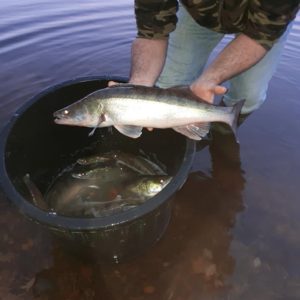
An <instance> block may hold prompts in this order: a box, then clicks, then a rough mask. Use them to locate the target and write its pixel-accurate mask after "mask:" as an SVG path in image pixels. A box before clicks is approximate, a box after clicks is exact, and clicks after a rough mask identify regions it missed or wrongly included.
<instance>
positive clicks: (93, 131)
mask: <svg viewBox="0 0 300 300" xmlns="http://www.w3.org/2000/svg"><path fill="white" fill-rule="evenodd" d="M105 121H106V117H105V114H100V117H99V121H98V124H97V125H96V126H95V127H94V128H93V130H92V131H91V132H90V133H89V136H92V135H93V134H94V133H95V131H96V129H97V128H98V127H99V125H100V124H101V123H102V122H105Z"/></svg>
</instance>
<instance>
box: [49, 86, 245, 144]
mask: <svg viewBox="0 0 300 300" xmlns="http://www.w3.org/2000/svg"><path fill="white" fill-rule="evenodd" d="M243 104H244V100H241V101H240V102H238V103H237V104H236V105H235V106H233V107H222V106H215V105H211V104H209V103H207V102H205V101H202V100H201V99H199V98H197V97H196V96H195V95H193V94H192V92H191V91H190V90H189V88H188V87H177V88H176V87H174V88H168V89H161V88H156V87H145V86H135V85H126V84H123V85H117V86H114V87H109V88H105V89H101V90H98V91H96V92H93V93H91V94H89V95H87V96H86V97H85V98H83V99H81V100H79V101H77V102H75V103H73V104H71V105H69V106H67V107H65V108H63V109H61V110H58V111H56V112H55V113H54V117H55V122H56V123H57V124H64V125H72V126H84V127H91V128H94V129H95V128H97V127H109V126H114V127H115V128H116V129H117V130H118V131H119V132H121V133H122V134H124V135H126V136H129V137H132V138H138V137H140V136H141V134H142V129H143V127H152V128H173V129H174V130H176V131H177V132H180V133H181V134H184V135H186V136H187V137H189V138H191V139H195V140H200V139H202V138H203V137H204V136H206V134H207V133H208V131H209V124H210V122H223V123H226V124H228V125H229V126H230V127H231V128H232V130H233V132H234V133H235V132H236V127H237V119H238V116H239V113H240V111H241V108H242V106H243Z"/></svg>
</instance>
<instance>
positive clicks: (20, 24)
mask: <svg viewBox="0 0 300 300" xmlns="http://www.w3.org/2000/svg"><path fill="white" fill-rule="evenodd" d="M132 2H133V1H129V0H127V1H126V0H118V1H110V2H106V1H105V3H104V1H78V0H77V1H72V2H66V1H65V2H64V1H57V0H53V1H38V0H29V1H26V2H22V3H21V2H20V1H16V0H11V1H2V2H0V10H1V12H2V17H1V20H0V28H1V29H0V32H1V35H0V61H1V71H0V81H1V82H2V85H1V91H0V93H1V103H0V118H1V123H2V124H4V123H5V122H6V121H7V120H8V119H9V117H10V116H11V114H12V113H13V112H14V111H15V110H16V109H17V108H18V107H20V106H21V105H22V104H23V103H24V102H25V101H26V100H28V99H29V98H30V97H31V96H33V95H36V94H37V93H39V92H40V91H41V90H43V89H44V88H46V87H48V86H51V85H53V84H56V83H59V82H62V81H65V80H69V79H72V78H76V77H81V76H89V75H103V74H111V75H122V76H127V74H128V71H129V58H130V43H131V41H132V40H133V38H134V36H135V22H134V18H133V7H132V6H133V3H132ZM299 37H300V17H299V16H298V18H297V19H296V22H295V25H294V27H293V30H292V32H291V35H290V36H289V39H288V41H287V45H286V48H285V50H284V53H283V56H282V59H281V63H280V65H279V68H278V70H277V72H276V74H275V76H274V78H273V79H272V81H271V84H270V89H269V93H268V99H267V102H266V103H265V104H264V105H263V107H262V108H261V109H260V110H259V111H257V112H256V113H255V114H253V115H252V116H251V117H250V118H249V119H248V120H247V121H246V122H245V124H243V126H242V127H241V128H240V130H239V140H240V156H241V165H240V164H239V163H238V162H237V164H235V165H232V164H231V165H228V164H227V163H226V161H224V160H222V157H221V156H220V155H219V153H218V151H217V149H218V148H217V147H216V148H215V149H212V151H211V152H212V155H211V154H209V151H208V149H205V150H203V151H201V152H200V153H198V154H197V156H196V158H195V163H194V166H193V171H194V172H193V173H192V174H191V175H190V177H189V179H188V181H187V182H186V184H185V185H184V187H183V189H182V190H181V191H179V192H178V193H177V194H176V199H175V202H174V211H173V217H172V220H171V223H170V225H169V227H168V229H167V232H166V234H165V235H164V236H163V238H162V239H161V241H160V242H159V243H158V244H156V245H155V246H154V247H153V248H151V249H149V251H148V252H147V253H145V254H144V255H142V256H140V257H138V258H137V259H135V260H133V261H130V262H127V263H123V264H120V265H116V266H106V265H104V266H99V265H97V264H94V263H93V262H87V261H84V260H82V259H80V258H74V257H72V256H70V255H68V253H66V252H65V251H63V250H62V249H61V247H60V245H59V244H57V243H56V242H55V241H54V240H53V239H52V238H51V237H50V236H49V234H48V232H47V231H46V230H44V229H43V228H40V227H39V226H36V225H35V224H33V223H31V222H29V221H27V220H25V219H24V217H22V216H21V215H20V214H19V213H18V212H17V211H16V209H15V207H13V206H12V205H10V204H9V203H8V202H7V201H6V200H5V199H4V198H3V199H2V200H1V202H0V206H1V212H2V215H1V218H0V224H1V226H0V236H1V237H2V238H1V240H0V278H1V280H0V299H5V300H11V299H12V300H19V299H22V300H23V299H26V300H27V299H130V300H137V299H162V300H165V299H166V300H167V299H168V300H169V299H170V300H171V299H176V300H179V299H188V300H194V299H197V300H198V299H216V300H219V299H263V300H266V299H284V300H286V299H299V298H300V271H299V270H300V263H299V262H300V254H299V253H300V251H299V250H300V239H299V233H300V221H299V212H300V204H299V192H298V186H299V169H300V168H299V167H300V154H299V146H300V139H299V136H300V121H299V120H300V104H299V92H300V87H299V86H300V85H299V83H300V82H299V71H300V51H299ZM235 150H237V149H231V152H230V153H233V152H234V151H235ZM235 158H236V156H235ZM95 255H96V254H95Z"/></svg>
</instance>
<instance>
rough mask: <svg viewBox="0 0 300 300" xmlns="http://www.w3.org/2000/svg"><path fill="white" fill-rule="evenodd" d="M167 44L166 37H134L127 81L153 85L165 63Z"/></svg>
mask: <svg viewBox="0 0 300 300" xmlns="http://www.w3.org/2000/svg"><path fill="white" fill-rule="evenodd" d="M167 45H168V40H167V39H143V38H137V39H135V40H134V41H133V43H132V49H131V71H130V80H129V82H130V83H134V84H141V85H147V86H152V85H154V83H155V82H156V80H157V78H158V76H159V74H160V72H161V71H162V68H163V65H164V63H165V58H166V52H167Z"/></svg>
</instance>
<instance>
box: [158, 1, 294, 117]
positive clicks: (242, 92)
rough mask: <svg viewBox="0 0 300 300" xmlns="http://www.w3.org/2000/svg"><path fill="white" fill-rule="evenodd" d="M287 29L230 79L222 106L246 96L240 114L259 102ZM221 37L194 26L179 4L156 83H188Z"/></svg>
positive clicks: (276, 61) (279, 52)
mask: <svg viewBox="0 0 300 300" xmlns="http://www.w3.org/2000/svg"><path fill="white" fill-rule="evenodd" d="M288 31H289V30H287V31H286V33H285V34H284V35H283V36H282V37H281V38H280V39H279V40H278V41H277V42H276V43H275V44H274V46H273V47H272V48H271V50H269V51H268V52H267V54H266V55H265V56H264V58H263V59H262V60H261V61H260V62H259V63H257V64H256V65H255V66H253V67H251V68H250V69H248V70H247V71H245V72H243V73H242V74H240V75H238V76H236V77H234V78H232V79H231V80H230V82H229V84H230V86H229V91H228V93H227V94H226V95H225V96H224V97H223V102H224V103H225V104H226V105H228V106H231V105H233V104H234V103H236V102H237V101H238V100H240V99H246V102H245V104H244V107H243V109H242V113H243V114H248V113H251V112H252V111H254V110H256V109H257V108H259V107H260V106H261V105H262V103H263V102H264V101H265V99H266V94H267V89H268V85H269V81H270V79H271V78H272V76H273V74H274V72H275V69H276V67H277V65H278V63H279V58H280V54H281V52H282V49H283V47H284V42H285V40H286V37H287V35H288ZM223 37H224V34H222V33H218V32H214V31H212V30H210V29H207V28H205V27H202V26H200V25H198V24H197V23H196V22H195V21H194V20H193V18H192V17H191V16H190V15H189V14H188V12H187V11H186V10H185V8H184V7H183V6H181V5H180V6H179V11H178V23H177V26H176V29H175V31H174V32H172V33H171V34H170V38H169V45H168V52H167V58H166V63H165V66H164V69H163V71H162V73H161V75H160V77H159V79H158V81H157V85H158V86H159V87H163V88H166V87H170V86H174V85H188V84H190V83H192V82H193V81H194V80H195V79H196V78H197V77H199V76H200V75H201V73H202V72H203V69H204V67H205V64H206V63H207V60H208V58H209V55H210V54H211V52H212V51H213V50H214V48H215V47H216V45H217V44H218V43H219V42H220V41H221V39H222V38H223Z"/></svg>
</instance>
